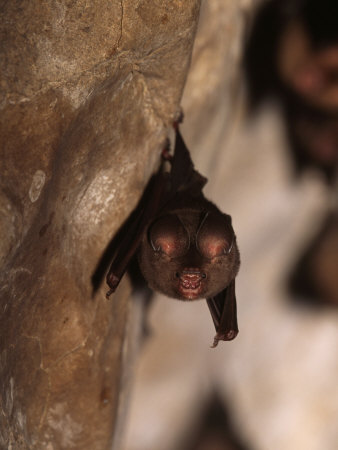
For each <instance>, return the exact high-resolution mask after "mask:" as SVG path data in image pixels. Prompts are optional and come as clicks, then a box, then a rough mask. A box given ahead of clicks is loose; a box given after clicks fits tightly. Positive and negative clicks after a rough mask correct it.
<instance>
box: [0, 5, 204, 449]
mask: <svg viewBox="0 0 338 450" xmlns="http://www.w3.org/2000/svg"><path fill="white" fill-rule="evenodd" d="M2 10H3V11H2V14H3V17H5V20H4V21H3V22H2V26H1V27H2V28H1V42H2V50H1V53H2V54H1V58H2V60H3V61H4V63H3V76H2V84H1V132H0V135H1V141H2V142H1V161H0V164H1V168H0V171H1V172H0V173H1V179H0V183H1V185H0V233H1V244H0V262H1V290H0V292H1V294H0V311H1V316H0V358H1V360H0V379H1V415H0V447H1V448H15V449H21V448H22V449H25V448H33V449H34V448H37V449H43V448H46V449H47V448H48V449H66V448H67V449H70V448H74V449H85V448H90V449H106V448H111V443H112V439H113V435H114V428H115V426H116V418H117V410H118V405H119V392H120V391H121V384H123V383H122V381H121V380H122V378H123V376H124V374H123V368H124V366H125V361H126V360H128V358H130V351H129V349H130V344H131V343H130V338H129V339H128V335H129V334H130V333H129V331H128V326H127V325H128V323H129V320H130V318H129V309H130V308H129V301H128V296H129V294H130V286H129V283H128V281H125V280H124V281H123V282H122V283H121V286H120V288H119V290H118V291H117V293H116V295H115V296H114V297H113V299H112V301H110V302H108V301H106V299H105V295H104V293H105V290H106V288H105V286H101V287H100V289H99V290H98V291H97V293H96V294H95V295H93V294H92V290H93V289H92V283H91V278H92V275H93V273H94V272H95V268H96V266H97V264H98V262H99V260H100V257H101V255H102V253H103V251H104V249H105V247H106V246H107V244H108V243H109V241H110V239H111V237H112V236H113V235H114V233H115V232H116V231H117V229H118V228H119V227H120V225H121V223H122V222H123V221H124V220H125V218H126V217H127V215H128V214H129V213H130V211H131V210H132V209H133V207H134V206H135V204H136V203H137V200H138V198H139V197H140V195H141V193H142V190H143V188H144V186H145V184H146V182H147V180H148V179H149V176H150V175H151V173H152V171H153V170H154V168H155V167H156V163H157V161H158V158H159V154H160V150H161V147H162V145H163V142H164V140H165V138H166V135H167V130H168V127H169V125H170V123H171V122H172V120H173V118H174V117H175V115H176V114H177V112H178V109H179V103H180V99H181V95H182V91H183V87H184V83H185V79H186V76H187V71H188V68H189V63H190V55H191V50H192V44H193V39H194V35H195V29H196V24H197V20H198V14H199V1H198V0H186V1H184V2H181V1H174V2H173V1H169V0H168V1H161V2H157V1H156V2H148V1H145V0H139V1H135V0H134V1H132V0H121V1H117V0H113V1H107V0H95V1H94V2H87V1H85V0H80V1H78V2H66V1H63V2H54V1H51V0H48V1H46V2H43V3H41V2H38V1H36V0H33V1H28V0H24V1H16V0H15V1H12V2H6V3H5V5H4V6H3V7H2ZM129 328H130V327H129ZM115 438H116V436H115Z"/></svg>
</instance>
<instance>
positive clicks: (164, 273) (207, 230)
mask: <svg viewBox="0 0 338 450" xmlns="http://www.w3.org/2000/svg"><path fill="white" fill-rule="evenodd" d="M139 263H140V268H141V271H142V273H143V275H144V277H145V279H146V280H147V282H148V284H149V286H150V287H151V288H152V289H154V290H156V291H159V292H162V293H164V294H166V295H168V296H169V297H174V298H178V299H181V300H195V299H199V298H209V297H213V296H214V295H216V294H218V293H219V292H221V291H222V290H223V289H224V288H225V287H226V286H228V284H229V283H230V282H231V281H232V280H233V279H234V278H235V276H236V275H237V272H238V269H239V252H238V248H237V244H236V237H235V233H234V231H233V228H232V225H231V217H230V216H228V215H226V214H223V213H221V212H220V211H219V210H218V209H217V208H216V207H215V208H213V209H212V210H211V211H198V210H189V209H184V210H183V209H182V210H177V211H174V212H170V213H167V214H164V215H162V216H160V217H158V218H157V219H155V220H154V221H153V222H152V223H151V224H150V225H149V227H148V229H147V232H146V233H145V235H144V236H143V239H142V244H141V250H140V253H139Z"/></svg>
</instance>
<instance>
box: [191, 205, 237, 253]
mask: <svg viewBox="0 0 338 450" xmlns="http://www.w3.org/2000/svg"><path fill="white" fill-rule="evenodd" d="M233 241H234V232H233V229H232V226H231V218H230V216H227V215H225V214H216V213H206V214H205V216H204V217H203V219H202V222H201V225H200V227H199V229H198V231H197V237H196V245H197V248H198V251H199V252H200V253H201V255H202V256H204V257H205V258H208V259H212V258H215V257H217V256H222V255H225V254H228V253H230V252H231V249H232V244H233Z"/></svg>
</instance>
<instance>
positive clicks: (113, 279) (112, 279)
mask: <svg viewBox="0 0 338 450" xmlns="http://www.w3.org/2000/svg"><path fill="white" fill-rule="evenodd" d="M107 283H108V286H109V287H110V289H109V291H108V292H107V293H106V297H107V298H108V299H109V297H110V296H111V295H112V294H113V293H114V292H115V291H116V288H117V286H118V285H119V283H120V278H119V277H117V276H116V275H114V274H113V273H109V274H108V276H107Z"/></svg>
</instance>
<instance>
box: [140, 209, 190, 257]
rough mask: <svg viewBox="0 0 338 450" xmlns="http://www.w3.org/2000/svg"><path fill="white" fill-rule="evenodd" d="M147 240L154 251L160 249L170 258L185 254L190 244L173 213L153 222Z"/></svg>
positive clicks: (184, 230) (181, 225) (186, 234)
mask: <svg viewBox="0 0 338 450" xmlns="http://www.w3.org/2000/svg"><path fill="white" fill-rule="evenodd" d="M149 241H150V244H151V246H152V248H153V249H154V250H155V251H156V252H159V251H161V252H163V253H165V254H166V255H168V256H170V257H171V258H177V257H179V256H183V255H185V254H186V253H187V251H188V249H189V246H190V241H189V234H188V233H187V230H186V229H185V228H184V226H183V224H182V222H181V221H180V220H179V218H178V217H177V216H175V215H173V214H168V215H167V216H163V217H160V218H159V219H158V220H156V222H154V224H153V225H152V226H151V228H150V231H149Z"/></svg>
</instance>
